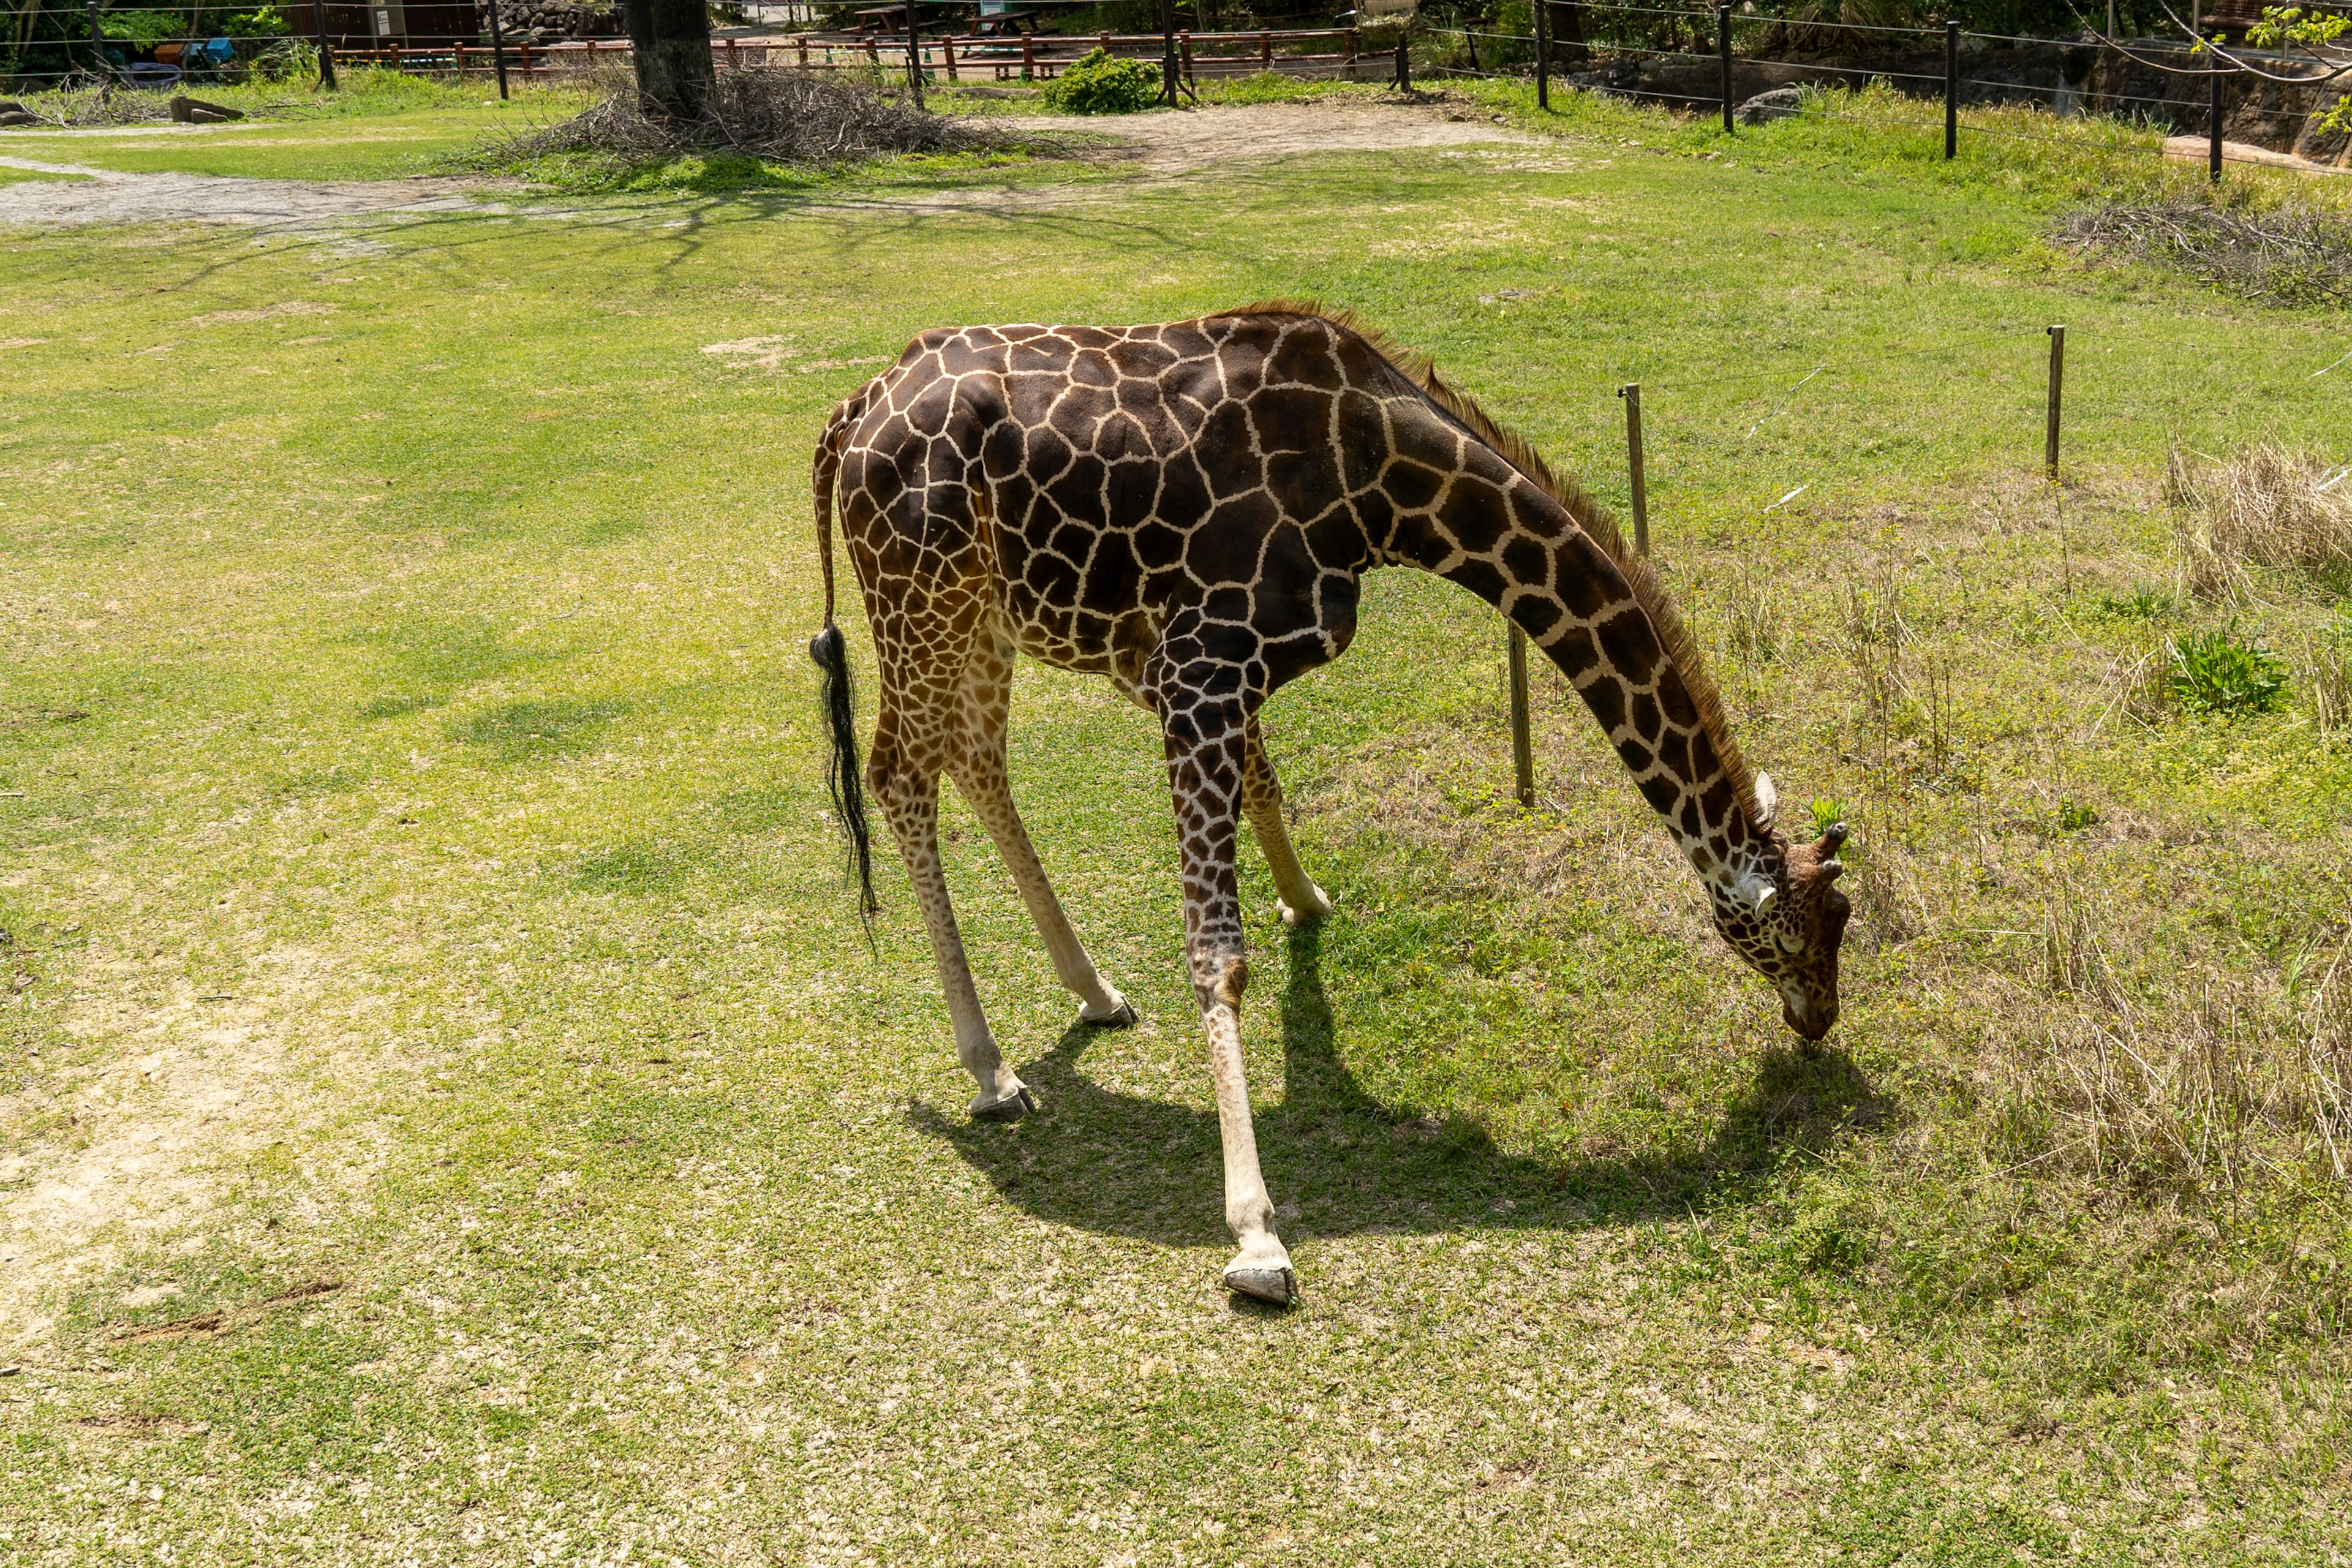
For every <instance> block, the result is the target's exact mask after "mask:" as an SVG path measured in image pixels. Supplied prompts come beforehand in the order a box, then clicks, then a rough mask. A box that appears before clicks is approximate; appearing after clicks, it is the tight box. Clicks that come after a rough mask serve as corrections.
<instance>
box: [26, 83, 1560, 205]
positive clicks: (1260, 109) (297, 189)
mask: <svg viewBox="0 0 2352 1568" xmlns="http://www.w3.org/2000/svg"><path fill="white" fill-rule="evenodd" d="M1033 127H1034V128H1035V129H1037V130H1041V131H1045V132H1062V131H1067V132H1085V133H1087V135H1088V136H1090V137H1098V138H1106V139H1108V147H1107V148H1106V149H1105V150H1104V154H1103V155H1107V156H1109V157H1111V158H1115V159H1118V160H1119V161H1121V162H1130V161H1131V162H1133V163H1139V164H1140V165H1141V166H1142V167H1143V168H1144V169H1146V170H1148V171H1149V172H1150V173H1151V174H1158V175H1181V174H1190V173H1192V172H1193V171H1196V170H1199V169H1202V168H1206V167H1209V166H1210V165H1213V164H1217V163H1237V162H1244V161H1248V160H1256V159H1266V158H1288V157H1297V156H1301V155H1305V154H1309V153H1385V152H1401V151H1409V150H1412V149H1418V148H1444V147H1462V146H1468V145H1470V144H1473V143H1476V142H1489V143H1491V142H1514V143H1519V144H1523V145H1527V144H1536V143H1538V142H1542V141H1543V139H1542V138H1538V137H1534V136H1529V135H1528V134H1526V133H1524V132H1516V131H1511V130H1508V129H1507V128H1505V127H1503V126H1499V125H1496V124H1495V123H1494V122H1493V121H1491V120H1489V119H1486V118H1484V117H1476V116H1474V115H1473V114H1472V113H1471V111H1470V110H1467V109H1465V108H1464V107H1463V106H1460V105H1454V104H1447V103H1444V102H1428V103H1406V102H1402V101H1397V102H1364V101H1361V100H1327V101H1324V102H1320V103H1282V104H1258V105H1251V106H1247V107H1237V108H1230V109H1198V110H1185V111H1183V112H1181V113H1176V114H1147V115H1137V116H1133V117H1131V118H1128V119H1123V120H1108V121H1107V120H1102V119H1088V120H1083V121H1079V120H1059V119H1049V120H1036V121H1024V129H1028V128H1033ZM0 168H11V169H22V170H24V171H26V172H27V173H29V174H58V175H68V176H79V178H65V179H54V180H20V181H14V182H11V183H8V184H0V225H8V224H26V225H36V226H43V227H75V226H85V225H90V224H132V223H218V224H229V225H234V226H241V227H247V228H267V227H273V226H278V225H299V224H303V223H310V222H316V221H318V220H320V219H331V218H339V217H363V216H369V215H373V214H411V213H414V214H425V213H457V212H471V213H483V214H499V213H505V212H507V211H509V208H508V207H507V206H506V205H502V204H501V203H499V202H498V201H496V200H493V199H489V198H491V197H493V196H495V195H509V194H512V193H514V192H517V191H519V190H520V189H521V187H520V186H519V185H517V184H514V183H513V182H511V181H488V180H482V179H467V178H448V177H418V178H415V179H407V180H352V181H341V182H336V183H332V184H319V183H313V182H310V181H306V180H256V179H244V178H233V177H229V176H225V175H215V174H124V173H122V172H121V171H119V170H112V169H98V168H92V167H89V166H88V165H86V164H80V163H44V162H39V161H37V160H35V159H31V158H22V157H15V156H0ZM1072 195H1073V193H1071V192H1067V191H1059V190H1052V189H1045V190H1038V191H1033V192H1024V193H1020V194H1018V195H1013V194H1011V193H1006V192H1003V191H996V190H991V191H986V192H965V191H953V192H930V193H924V194H922V195H909V196H906V197H889V196H877V197H859V198H857V199H856V203H855V205H861V206H866V205H891V206H918V207H961V206H971V205H978V204H980V203H982V202H985V203H988V204H991V205H1004V204H1007V203H1010V204H1011V205H1049V204H1052V203H1055V202H1058V201H1067V200H1069V199H1072ZM827 205H830V204H827ZM539 216H548V215H545V214H541V215H539Z"/></svg>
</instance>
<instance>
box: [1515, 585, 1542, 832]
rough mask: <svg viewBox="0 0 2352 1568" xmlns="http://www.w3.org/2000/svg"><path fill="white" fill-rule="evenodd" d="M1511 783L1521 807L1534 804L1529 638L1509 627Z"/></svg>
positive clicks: (1534, 781) (1534, 770) (1533, 742)
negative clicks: (1530, 722)
mask: <svg viewBox="0 0 2352 1568" xmlns="http://www.w3.org/2000/svg"><path fill="white" fill-rule="evenodd" d="M1511 779H1512V783H1513V784H1514V786H1515V788H1514V793H1515V794H1517V795H1518V797H1519V804H1520V805H1535V803H1536V746H1535V737H1534V735H1533V734H1531V733H1529V725H1528V634H1527V633H1525V632H1523V631H1521V630H1519V627H1518V623H1517V622H1516V621H1514V622H1513V623H1511Z"/></svg>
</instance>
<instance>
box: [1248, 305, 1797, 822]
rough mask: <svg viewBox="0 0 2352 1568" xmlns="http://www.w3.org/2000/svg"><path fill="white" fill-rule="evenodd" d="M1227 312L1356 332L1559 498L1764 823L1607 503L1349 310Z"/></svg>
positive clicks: (1688, 652) (1665, 609) (1651, 584)
mask: <svg viewBox="0 0 2352 1568" xmlns="http://www.w3.org/2000/svg"><path fill="white" fill-rule="evenodd" d="M1231 316H1307V317H1312V318H1314V319H1315V320H1317V321H1328V323H1330V324H1331V325H1332V326H1335V327H1337V328H1339V330H1340V331H1344V332H1347V333H1349V334H1351V335H1352V336H1354V337H1356V338H1358V339H1360V340H1361V341H1362V342H1363V343H1364V345H1365V346H1366V347H1368V348H1370V350H1371V351H1372V352H1373V353H1376V354H1378V355H1379V356H1380V357H1381V359H1382V360H1383V361H1385V362H1386V363H1387V364H1388V366H1389V368H1390V369H1391V371H1393V372H1395V373H1396V374H1397V375H1398V377H1399V378H1400V379H1402V381H1404V382H1405V383H1406V384H1408V385H1410V386H1411V387H1412V389H1413V390H1414V391H1416V392H1418V393H1420V394H1421V395H1423V396H1424V397H1426V398H1428V399H1429V401H1430V402H1431V403H1432V404H1433V405H1435V406H1436V407H1437V409H1438V411H1439V412H1440V413H1442V414H1444V416H1446V417H1448V418H1449V419H1451V420H1453V421H1454V423H1455V424H1458V425H1460V426H1462V427H1463V428H1465V430H1467V431H1469V432H1470V434H1471V435H1472V436H1474V437H1476V438H1477V439H1478V440H1479V441H1481V442H1482V443H1484V444H1485V445H1486V447H1489V448H1490V449H1492V450H1493V452H1494V453H1495V455H1496V457H1499V458H1502V459H1503V461H1505V462H1506V463H1508V464H1509V465H1510V466H1511V467H1512V468H1516V469H1517V470H1518V471H1519V473H1520V475H1521V476H1522V477H1524V478H1525V479H1527V480H1528V483H1530V484H1532V485H1534V486H1535V487H1536V488H1537V489H1539V490H1541V491H1543V492H1544V494H1546V495H1548V496H1549V497H1551V499H1552V500H1556V501H1558V502H1559V504H1560V506H1561V507H1562V508H1563V509H1564V510H1566V511H1567V512H1568V515H1569V516H1570V519H1572V520H1573V521H1575V523H1576V525H1577V526H1578V527H1579V528H1580V529H1582V530H1584V531H1585V533H1586V534H1587V535H1588V536H1589V537H1590V538H1591V540H1592V542H1594V543H1595V544H1597V545H1599V546H1600V547H1601V552H1602V553H1604V554H1606V555H1607V556H1608V557H1609V559H1610V561H1611V562H1612V563H1614V564H1615V566H1616V568H1617V570H1618V571H1619V572H1621V573H1622V574H1624V577H1625V581H1626V584H1628V585H1629V586H1630V587H1631V588H1632V589H1633V600H1634V603H1636V604H1638V605H1641V606H1642V611H1643V614H1644V615H1646V616H1649V617H1650V624H1651V626H1653V627H1654V628H1655V629H1656V631H1657V634H1658V642H1659V646H1661V647H1664V649H1665V652H1666V657H1667V658H1670V659H1672V660H1674V662H1675V668H1676V669H1677V670H1678V671H1679V672H1680V673H1681V675H1682V678H1683V687H1684V689H1685V690H1686V691H1688V692H1689V693H1690V700H1691V705H1692V706H1693V707H1694V708H1696V709H1697V710H1698V721H1699V727H1700V728H1701V729H1703V730H1704V731H1706V738H1707V741H1708V742H1709V743H1710V744H1711V745H1713V746H1714V748H1715V754H1716V757H1717V760H1718V761H1719V762H1721V763H1722V764H1723V771H1724V773H1725V774H1726V776H1727V777H1728V778H1729V779H1730V780H1731V787H1732V789H1733V790H1734V791H1735V792H1736V793H1737V794H1738V796H1739V805H1740V808H1741V809H1742V810H1744V811H1746V812H1747V813H1748V821H1749V823H1751V824H1753V825H1755V826H1759V827H1763V828H1765V829H1766V830H1767V831H1768V832H1769V828H1770V825H1769V824H1768V823H1766V822H1765V821H1764V820H1763V812H1762V809H1761V805H1760V803H1759V801H1758V800H1757V798H1756V775H1755V773H1754V772H1753V771H1752V770H1751V769H1750V768H1749V767H1748V759H1747V757H1746V756H1745V755H1743V754H1742V753H1741V752H1740V749H1739V740H1738V736H1736V735H1734V734H1733V733H1732V732H1731V720H1730V718H1729V716H1728V715H1727V714H1726V713H1725V712H1724V710H1723V698H1722V695H1721V693H1719V692H1718V691H1717V689H1716V685H1715V677H1714V676H1712V675H1711V674H1709V673H1708V672H1707V668H1706V658H1705V657H1704V656H1703V655H1702V654H1701V653H1700V651H1699V646H1698V639H1697V638H1696V637H1692V636H1691V634H1690V628H1689V627H1688V626H1685V624H1684V623H1683V617H1682V614H1681V612H1680V611H1678V610H1677V609H1675V602H1674V600H1673V598H1672V597H1670V596H1669V595H1667V593H1666V590H1665V585H1664V584H1662V583H1660V582H1659V581H1658V574H1657V572H1656V570H1655V569H1654V567H1652V566H1651V564H1650V562H1649V558H1648V557H1647V556H1644V555H1643V554H1641V553H1639V552H1636V551H1635V550H1634V549H1633V546H1632V545H1631V544H1630V543H1628V542H1627V541H1626V539H1625V535H1624V531H1622V529H1620V528H1619V527H1618V526H1617V519H1616V517H1615V515H1614V514H1613V513H1612V512H1611V511H1610V510H1609V509H1608V508H1607V507H1604V506H1602V505H1601V503H1600V502H1599V501H1597V500H1593V499H1592V498H1591V496H1589V495H1587V494H1586V493H1585V492H1584V491H1583V489H1580V487H1579V486H1578V485H1577V484H1576V483H1575V481H1574V480H1571V479H1561V478H1560V477H1559V475H1557V474H1555V473H1553V472H1552V470H1551V465H1550V464H1549V463H1547V462H1545V461H1544V459H1543V454H1542V453H1540V452H1538V451H1537V450H1536V447H1535V443H1534V442H1532V441H1529V440H1528V438H1527V437H1524V436H1522V435H1520V434H1519V433H1518V432H1517V431H1516V430H1513V429H1512V428H1510V427H1509V426H1507V425H1505V424H1503V423H1502V422H1501V421H1500V420H1498V419H1496V418H1495V416H1492V415H1490V414H1488V413H1487V412H1486V410H1485V409H1483V408H1481V407H1479V406H1478V405H1477V403H1476V401H1475V399H1473V398H1472V397H1471V396H1470V395H1468V394H1467V393H1465V392H1461V391H1459V390H1457V389H1455V388H1454V387H1453V386H1451V385H1449V384H1447V383H1446V382H1444V380H1443V379H1441V378H1440V377H1439V375H1438V374H1437V363H1436V361H1434V360H1433V359H1432V358H1431V357H1430V356H1429V355H1427V354H1425V353H1421V352H1419V351H1418V350H1415V349H1409V348H1406V347H1404V346H1403V345H1402V344H1401V343H1399V342H1395V341H1394V340H1393V339H1391V337H1389V335H1388V334H1387V333H1386V332H1383V331H1381V330H1380V329H1379V328H1378V327H1375V326H1372V325H1371V324H1370V323H1369V322H1367V321H1364V320H1363V319H1362V318H1361V317H1360V316H1358V315H1357V314H1356V313H1355V312H1354V311H1353V310H1334V309H1331V308H1330V307H1328V306H1326V305H1324V304H1323V303H1322V302H1320V301H1319V300H1257V301H1255V302H1254V303H1251V304H1247V305H1243V306H1240V307H1238V308H1237V309H1234V310H1219V311H1217V312H1216V313H1215V314H1214V315H1213V316H1211V317H1210V318H1209V320H1211V321H1215V320H1218V319H1220V318H1223V317H1231Z"/></svg>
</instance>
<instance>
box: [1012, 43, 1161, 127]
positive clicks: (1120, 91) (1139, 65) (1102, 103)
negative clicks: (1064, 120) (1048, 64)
mask: <svg viewBox="0 0 2352 1568" xmlns="http://www.w3.org/2000/svg"><path fill="white" fill-rule="evenodd" d="M1040 96H1041V97H1043V98H1044V99H1045V102H1046V105H1047V106H1048V107H1049V108H1053V109H1057V110H1061V111H1062V112H1063V113H1064V114H1133V113H1134V112H1135V111H1136V110H1139V109H1149V108H1150V107H1151V106H1152V105H1153V104H1155V103H1157V102H1159V101H1160V68H1159V67H1157V66H1154V65H1150V64H1147V63H1146V62H1144V61H1142V60H1123V59H1120V58H1118V57H1116V56H1114V55H1112V54H1110V53H1109V52H1108V51H1107V50H1103V49H1096V50H1094V51H1093V52H1091V53H1089V54H1086V55H1082V56H1080V57H1079V58H1077V59H1076V60H1074V61H1072V62H1071V64H1070V65H1069V67H1068V68H1066V69H1065V70H1064V71H1063V72H1062V74H1061V75H1060V76H1058V77H1055V79H1053V80H1052V81H1049V82H1047V83H1046V84H1045V90H1044V91H1043V93H1042V94H1040Z"/></svg>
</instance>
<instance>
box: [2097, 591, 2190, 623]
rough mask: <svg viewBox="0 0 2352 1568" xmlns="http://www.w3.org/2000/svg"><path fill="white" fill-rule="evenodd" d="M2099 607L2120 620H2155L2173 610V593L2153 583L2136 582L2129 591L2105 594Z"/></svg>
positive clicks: (2101, 597) (2100, 599)
mask: <svg viewBox="0 0 2352 1568" xmlns="http://www.w3.org/2000/svg"><path fill="white" fill-rule="evenodd" d="M2099 608H2100V610H2101V611H2102V612H2104V613H2105V614H2106V615H2109V616H2114V617H2115V618H2116V620H2119V621H2153V620H2158V619H2161V618H2162V617H2163V616H2167V615H2169V614H2170V613H2171V611H2172V595H2170V594H2169V593H2168V592H2166V591H2165V590H2164V589H2162V588H2159V587H2158V586H2157V585H2156V584H2153V583H2135V584H2132V585H2131V588H2130V590H2129V591H2128V592H2126V593H2123V594H2105V595H2101V596H2100V598H2099Z"/></svg>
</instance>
